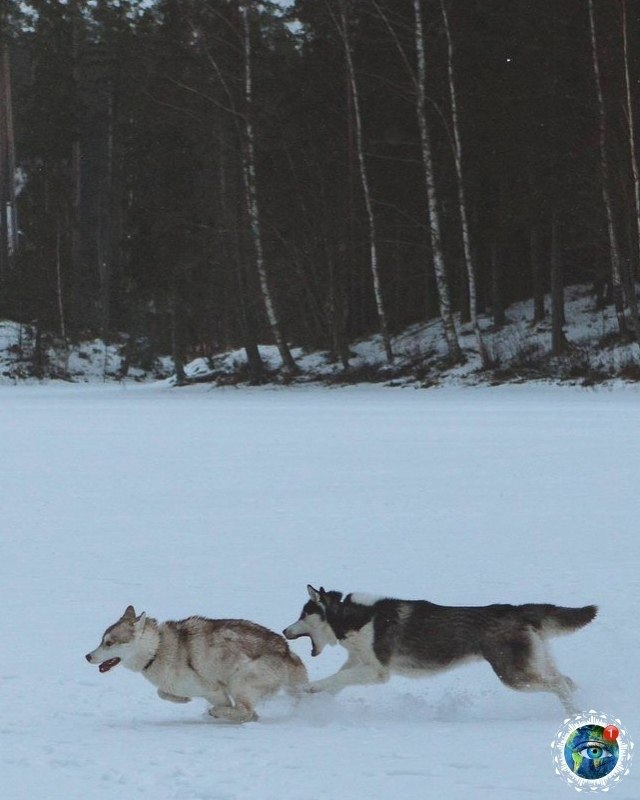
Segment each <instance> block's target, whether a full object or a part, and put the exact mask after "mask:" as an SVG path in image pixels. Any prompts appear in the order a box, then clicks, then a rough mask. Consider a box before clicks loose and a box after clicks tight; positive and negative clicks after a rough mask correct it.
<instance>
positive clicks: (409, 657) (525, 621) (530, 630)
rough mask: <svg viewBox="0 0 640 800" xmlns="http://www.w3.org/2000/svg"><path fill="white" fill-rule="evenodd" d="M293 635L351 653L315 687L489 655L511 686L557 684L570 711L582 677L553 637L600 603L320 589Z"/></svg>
mask: <svg viewBox="0 0 640 800" xmlns="http://www.w3.org/2000/svg"><path fill="white" fill-rule="evenodd" d="M307 590H308V592H309V598H310V599H309V601H308V602H307V603H306V604H305V606H304V607H303V609H302V613H301V614H300V618H299V619H298V621H297V622H294V623H293V625H289V627H288V628H285V630H284V631H283V633H284V635H285V636H286V637H287V639H297V638H299V637H300V636H309V637H310V639H311V643H312V650H311V655H312V656H318V655H320V653H321V652H322V650H323V649H324V647H325V646H326V645H328V644H329V645H334V644H337V643H338V642H339V643H340V644H341V645H342V646H343V647H345V648H346V650H347V652H348V654H349V657H348V659H347V661H346V662H345V664H344V665H343V666H342V667H341V669H340V670H339V671H338V672H336V673H335V675H330V676H329V677H328V678H324V679H322V680H319V681H315V682H314V683H312V684H310V686H309V690H310V691H312V692H320V691H330V692H337V691H340V689H343V688H344V687H345V686H351V685H354V684H369V683H384V682H385V681H388V680H389V677H390V675H391V674H392V673H396V674H399V675H407V676H412V677H419V676H421V675H429V674H432V673H435V672H439V671H441V670H444V669H448V668H449V667H453V666H455V665H456V664H460V663H463V662H465V661H469V660H479V659H485V660H486V661H488V662H489V664H490V665H491V667H492V668H493V671H494V672H495V673H496V675H497V676H498V677H499V678H500V680H501V681H502V682H503V683H504V684H506V685H507V686H510V687H511V688H512V689H520V690H524V691H539V692H553V693H554V694H555V695H557V696H558V697H559V698H560V701H561V702H562V704H563V706H564V707H565V709H566V710H567V711H569V712H572V711H574V710H575V709H574V708H573V706H572V703H571V693H572V691H573V690H574V689H575V684H574V683H573V681H572V680H571V678H568V677H567V676H566V675H562V674H561V673H560V672H559V671H558V669H557V667H556V666H555V664H554V662H553V659H552V657H551V654H550V652H549V649H548V646H547V639H548V638H549V637H551V636H557V635H560V634H562V633H569V632H571V631H574V630H577V629H578V628H581V627H583V626H584V625H586V624H587V623H588V622H591V620H592V619H593V618H594V617H595V615H596V613H597V608H596V606H584V607H583V608H564V607H562V606H554V605H549V604H537V603H527V604H526V605H520V606H512V605H490V606H469V607H465V606H440V605H436V604H435V603H429V602H427V601H426V600H395V599H392V598H388V597H372V596H369V595H364V594H348V595H347V596H346V597H344V598H343V596H342V593H341V592H333V591H329V592H327V591H325V590H324V589H322V588H321V589H319V590H316V589H314V588H313V586H307Z"/></svg>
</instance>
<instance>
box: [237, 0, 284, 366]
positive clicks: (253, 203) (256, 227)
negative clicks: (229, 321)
mask: <svg viewBox="0 0 640 800" xmlns="http://www.w3.org/2000/svg"><path fill="white" fill-rule="evenodd" d="M240 14H241V17H242V26H243V46H244V47H243V51H244V97H245V125H244V134H245V136H244V147H243V165H242V166H243V169H242V173H243V177H244V185H245V195H246V202H247V212H248V214H249V225H250V229H251V238H252V240H253V246H254V250H255V258H256V269H257V272H258V279H259V282H260V291H261V293H262V299H263V301H264V307H265V311H266V313H267V319H268V321H269V326H270V327H271V331H272V332H273V336H274V338H275V340H276V345H277V347H278V352H279V353H280V358H281V359H282V368H283V371H284V372H285V373H286V374H289V375H293V374H295V373H296V372H298V367H297V365H296V362H295V361H294V360H293V356H292V355H291V351H290V350H289V346H288V344H287V341H286V339H285V337H284V334H283V332H282V327H281V325H280V320H279V318H278V314H277V311H276V306H275V302H274V299H273V294H272V292H271V286H270V282H269V275H268V271H267V266H266V264H265V259H264V249H263V246H262V228H261V225H260V208H259V205H258V192H257V187H256V157H255V134H254V130H253V122H252V107H253V105H252V104H253V88H252V72H251V32H250V28H249V8H248V3H247V2H246V1H245V2H241V3H240Z"/></svg>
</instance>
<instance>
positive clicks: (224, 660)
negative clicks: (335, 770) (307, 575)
mask: <svg viewBox="0 0 640 800" xmlns="http://www.w3.org/2000/svg"><path fill="white" fill-rule="evenodd" d="M86 659H87V661H88V662H89V663H90V664H99V665H100V666H99V669H100V672H108V671H109V670H110V669H113V667H115V666H116V665H117V664H120V663H121V664H122V665H123V666H124V667H127V669H130V670H133V672H141V673H142V674H143V675H144V677H145V678H146V679H147V680H148V681H151V683H152V684H153V685H154V686H157V687H158V695H159V697H161V698H162V699H163V700H169V701H171V702H172V703H188V702H189V700H191V698H192V697H204V698H205V699H206V700H208V701H209V702H210V703H211V708H210V709H209V713H210V714H211V715H212V716H213V717H216V718H219V719H224V720H228V721H230V722H249V721H251V720H256V719H257V718H258V716H257V714H256V712H255V708H254V706H255V704H256V703H257V702H258V701H259V700H262V699H263V698H266V697H269V696H270V695H272V694H275V693H276V692H277V691H278V690H279V689H281V688H284V689H288V690H290V691H293V692H296V691H299V690H301V689H302V688H304V687H305V686H306V685H307V683H308V678H307V670H306V668H305V666H304V664H303V663H302V661H301V660H300V659H299V658H298V656H297V655H295V654H294V653H292V652H291V651H290V650H289V645H288V644H287V643H286V642H285V640H284V639H283V638H282V636H280V635H279V634H277V633H274V632H273V631H270V630H269V629H268V628H263V627H262V625H257V624H256V623H254V622H248V621H247V620H243V619H206V618H205V617H189V618H188V619H183V620H180V621H179V622H163V623H161V624H158V622H157V621H156V620H155V619H152V618H150V617H147V615H146V614H144V613H143V614H140V615H139V616H138V615H136V612H135V610H134V608H133V606H128V607H127V609H126V610H125V612H124V614H123V615H122V616H121V617H120V619H119V620H118V621H117V622H115V623H114V624H113V625H111V626H110V627H109V628H107V630H106V631H105V632H104V635H103V637H102V641H101V642H100V645H99V647H96V649H95V650H93V651H92V652H91V653H88V654H87V655H86Z"/></svg>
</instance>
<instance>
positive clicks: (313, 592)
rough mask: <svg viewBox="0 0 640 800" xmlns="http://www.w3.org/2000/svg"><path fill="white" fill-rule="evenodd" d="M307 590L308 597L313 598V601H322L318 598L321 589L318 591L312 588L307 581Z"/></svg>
mask: <svg viewBox="0 0 640 800" xmlns="http://www.w3.org/2000/svg"><path fill="white" fill-rule="evenodd" d="M307 592H309V597H310V598H311V599H312V600H313V602H314V603H322V600H321V598H320V593H321V592H322V589H320V591H318V590H317V589H314V588H313V586H312V585H311V584H310V583H308V584H307Z"/></svg>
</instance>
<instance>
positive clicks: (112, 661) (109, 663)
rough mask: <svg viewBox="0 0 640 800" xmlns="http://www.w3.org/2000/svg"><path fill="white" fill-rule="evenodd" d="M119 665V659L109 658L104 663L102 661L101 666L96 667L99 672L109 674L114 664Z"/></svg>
mask: <svg viewBox="0 0 640 800" xmlns="http://www.w3.org/2000/svg"><path fill="white" fill-rule="evenodd" d="M119 663H120V659H119V658H109V659H107V660H106V661H103V662H102V664H100V666H99V667H98V669H99V670H100V672H109V670H110V669H111V668H112V667H115V666H116V664H119Z"/></svg>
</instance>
